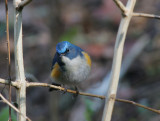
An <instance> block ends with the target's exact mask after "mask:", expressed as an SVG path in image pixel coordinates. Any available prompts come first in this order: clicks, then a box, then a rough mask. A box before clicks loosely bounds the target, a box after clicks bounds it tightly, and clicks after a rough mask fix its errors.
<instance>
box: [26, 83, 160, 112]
mask: <svg viewBox="0 0 160 121" xmlns="http://www.w3.org/2000/svg"><path fill="white" fill-rule="evenodd" d="M27 87H48V88H54V89H57V90H60V91H66V92H69V93H73V94H76V93H77V92H76V91H74V90H70V89H67V90H66V89H65V88H63V87H61V86H55V85H51V84H47V83H37V82H27ZM79 94H80V95H83V96H90V97H96V98H100V99H105V98H106V97H105V96H100V95H95V94H90V93H84V92H79ZM113 98H114V97H113ZM115 100H116V101H117V102H123V103H129V104H133V105H136V106H138V107H141V108H145V109H147V110H149V111H152V112H155V113H158V114H160V111H159V110H156V109H153V108H150V107H147V106H144V105H141V104H139V103H136V102H134V101H130V100H125V99H119V98H116V99H115Z"/></svg>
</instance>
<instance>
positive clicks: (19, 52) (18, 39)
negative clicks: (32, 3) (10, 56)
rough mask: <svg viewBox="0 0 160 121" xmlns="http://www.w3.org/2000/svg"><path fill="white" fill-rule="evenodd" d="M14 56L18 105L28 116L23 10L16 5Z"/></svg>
mask: <svg viewBox="0 0 160 121" xmlns="http://www.w3.org/2000/svg"><path fill="white" fill-rule="evenodd" d="M20 1H21V2H22V0H13V2H14V3H18V2H20ZM19 4H20V3H19ZM19 4H18V5H19ZM14 55H15V69H16V70H15V72H16V81H19V83H20V88H18V89H17V103H18V105H19V107H18V108H19V110H20V112H21V113H22V114H23V115H25V116H26V79H25V73H24V61H23V39H22V9H21V10H18V9H17V6H16V4H14ZM25 120H26V119H25V118H24V117H23V116H21V115H18V116H17V121H25Z"/></svg>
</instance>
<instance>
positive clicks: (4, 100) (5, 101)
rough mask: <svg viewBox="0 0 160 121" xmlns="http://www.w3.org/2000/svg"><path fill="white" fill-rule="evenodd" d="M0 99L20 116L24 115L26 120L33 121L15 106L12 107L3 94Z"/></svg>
mask: <svg viewBox="0 0 160 121" xmlns="http://www.w3.org/2000/svg"><path fill="white" fill-rule="evenodd" d="M0 97H1V98H2V100H3V102H4V103H6V104H7V105H9V106H10V107H11V108H12V109H14V110H15V111H16V112H18V113H19V114H20V115H22V116H23V117H24V118H25V119H27V120H28V121H31V119H30V118H28V117H27V116H25V115H23V114H22V113H21V112H20V111H19V110H18V109H17V108H16V107H15V106H14V105H12V104H11V103H10V102H9V101H8V100H7V99H6V98H5V97H3V95H2V94H1V93H0Z"/></svg>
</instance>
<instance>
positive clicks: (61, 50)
mask: <svg viewBox="0 0 160 121" xmlns="http://www.w3.org/2000/svg"><path fill="white" fill-rule="evenodd" d="M70 46H71V43H69V42H67V41H62V42H59V43H58V44H57V46H56V51H57V53H58V54H59V55H61V54H65V53H67V52H68V51H69V48H70Z"/></svg>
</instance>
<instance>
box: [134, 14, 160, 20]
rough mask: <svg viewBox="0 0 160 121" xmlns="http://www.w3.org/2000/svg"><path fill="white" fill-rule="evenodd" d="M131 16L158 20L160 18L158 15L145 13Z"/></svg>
mask: <svg viewBox="0 0 160 121" xmlns="http://www.w3.org/2000/svg"><path fill="white" fill-rule="evenodd" d="M133 16H135V17H146V18H154V19H160V16H158V15H154V14H146V13H133Z"/></svg>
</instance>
